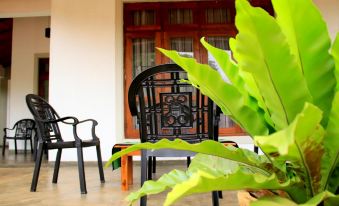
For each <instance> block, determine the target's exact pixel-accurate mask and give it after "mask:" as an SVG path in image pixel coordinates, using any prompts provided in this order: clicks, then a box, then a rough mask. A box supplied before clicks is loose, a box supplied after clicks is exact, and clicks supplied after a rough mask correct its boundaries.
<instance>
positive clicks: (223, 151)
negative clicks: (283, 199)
mask: <svg viewBox="0 0 339 206" xmlns="http://www.w3.org/2000/svg"><path fill="white" fill-rule="evenodd" d="M140 149H176V150H187V151H192V152H197V153H203V154H207V155H213V156H217V157H222V158H225V159H229V160H233V161H236V162H239V163H242V164H244V165H247V166H248V167H250V168H253V169H256V170H257V171H261V172H262V173H263V174H265V175H270V174H271V173H273V172H275V168H272V164H271V163H270V161H269V160H268V159H267V158H266V156H263V155H258V154H256V153H255V152H252V151H250V150H247V149H240V148H236V147H233V146H225V145H224V144H222V143H219V142H216V141H212V140H205V141H203V142H201V143H197V144H190V143H188V142H186V141H183V140H181V139H175V140H174V141H170V140H167V139H163V140H160V141H159V142H157V143H149V142H146V143H140V144H136V145H132V146H130V147H128V148H127V149H124V150H122V151H120V152H117V153H115V154H114V155H112V157H111V158H110V159H109V160H108V162H107V163H106V165H105V167H108V166H110V164H111V163H112V162H113V161H114V160H116V159H117V158H119V157H121V156H123V155H126V154H128V153H130V152H133V151H137V150H140Z"/></svg>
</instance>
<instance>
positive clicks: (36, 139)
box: [33, 135, 38, 160]
mask: <svg viewBox="0 0 339 206" xmlns="http://www.w3.org/2000/svg"><path fill="white" fill-rule="evenodd" d="M37 137H38V136H37V135H34V138H33V140H34V143H33V145H34V149H33V159H34V160H35V159H36V153H37V150H38V138H37Z"/></svg>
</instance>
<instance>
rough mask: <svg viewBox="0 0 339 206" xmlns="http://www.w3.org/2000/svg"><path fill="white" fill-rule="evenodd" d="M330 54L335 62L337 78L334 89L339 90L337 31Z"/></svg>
mask: <svg viewBox="0 0 339 206" xmlns="http://www.w3.org/2000/svg"><path fill="white" fill-rule="evenodd" d="M331 54H332V56H333V59H334V62H335V77H336V80H337V87H336V90H337V91H338V90H339V82H338V81H339V33H337V36H336V38H335V40H334V43H333V46H332V49H331Z"/></svg>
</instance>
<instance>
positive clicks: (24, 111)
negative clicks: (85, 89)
mask: <svg viewBox="0 0 339 206" xmlns="http://www.w3.org/2000/svg"><path fill="white" fill-rule="evenodd" d="M48 26H49V17H28V18H14V19H13V40H12V41H13V42H12V69H11V79H10V81H9V84H10V86H9V94H8V95H9V96H8V98H9V101H8V103H9V104H8V105H7V106H8V116H7V125H8V127H12V126H13V125H14V123H15V122H16V121H18V120H19V119H23V118H27V117H30V118H32V115H31V114H30V112H29V110H28V108H27V106H26V102H25V96H26V94H28V93H33V92H37V91H36V89H35V88H36V85H37V82H36V77H35V75H36V71H35V69H36V68H35V67H36V65H35V59H34V57H35V54H38V53H48V52H49V39H47V38H45V37H44V34H45V32H44V31H45V28H46V27H48ZM34 90H35V91H34ZM20 142H21V141H20ZM21 143H22V144H20V143H19V145H18V146H19V149H20V148H23V142H21ZM13 147H14V144H13V141H10V145H9V148H10V149H13Z"/></svg>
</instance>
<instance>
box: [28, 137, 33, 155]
mask: <svg viewBox="0 0 339 206" xmlns="http://www.w3.org/2000/svg"><path fill="white" fill-rule="evenodd" d="M29 142H30V145H31V153H32V154H33V143H32V139H29Z"/></svg>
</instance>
